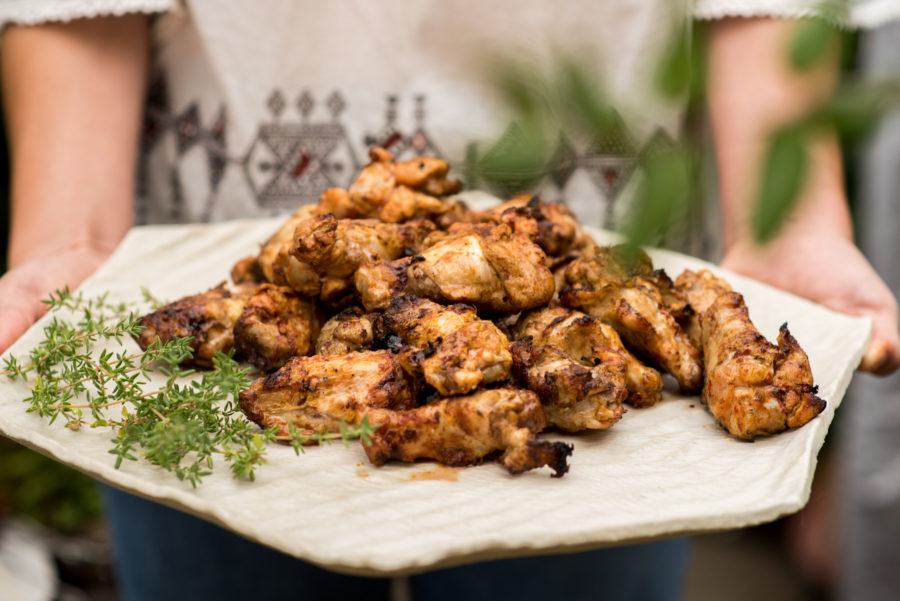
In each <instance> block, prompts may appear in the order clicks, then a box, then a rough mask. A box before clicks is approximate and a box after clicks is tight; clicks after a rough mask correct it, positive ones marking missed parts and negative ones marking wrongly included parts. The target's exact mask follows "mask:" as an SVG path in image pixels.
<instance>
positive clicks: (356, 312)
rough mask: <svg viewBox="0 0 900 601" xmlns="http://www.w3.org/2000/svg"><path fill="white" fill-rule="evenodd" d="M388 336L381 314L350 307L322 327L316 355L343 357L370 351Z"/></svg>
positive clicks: (317, 341)
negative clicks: (344, 354) (348, 354)
mask: <svg viewBox="0 0 900 601" xmlns="http://www.w3.org/2000/svg"><path fill="white" fill-rule="evenodd" d="M386 336H387V332H386V331H385V328H384V320H383V318H382V315H381V314H380V313H366V312H365V310H363V309H362V308H361V307H349V308H347V309H344V310H343V311H341V312H340V313H338V314H337V315H335V316H334V317H332V318H331V319H329V320H328V321H326V322H325V325H323V326H322V331H321V332H320V333H319V338H318V339H317V340H316V354H317V355H341V354H343V353H352V352H357V351H366V350H370V349H372V348H373V347H374V346H375V344H376V343H378V342H379V341H381V340H383V339H384V338H386Z"/></svg>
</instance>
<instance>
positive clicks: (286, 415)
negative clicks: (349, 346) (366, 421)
mask: <svg viewBox="0 0 900 601" xmlns="http://www.w3.org/2000/svg"><path fill="white" fill-rule="evenodd" d="M416 393H417V386H416V382H415V379H414V378H413V377H412V376H410V375H409V374H408V373H407V372H406V371H404V370H403V368H402V367H401V366H400V363H399V362H398V361H397V360H396V358H395V357H394V356H393V354H392V353H391V352H390V351H383V350H382V351H366V352H362V353H346V354H343V355H333V356H327V357H320V356H318V355H314V356H311V357H294V358H293V359H291V360H290V361H288V362H287V363H286V364H285V365H284V367H282V368H281V369H279V370H278V371H276V372H274V373H272V374H269V375H268V376H263V377H261V378H258V379H257V380H256V381H254V382H253V384H251V385H250V388H248V389H246V390H242V391H241V393H240V397H239V398H240V405H241V409H242V410H243V411H244V413H245V414H246V415H247V417H248V418H249V419H250V420H251V421H252V422H254V423H256V424H259V425H260V426H261V427H263V428H277V429H278V433H279V435H289V433H290V431H289V427H288V426H289V424H291V425H293V426H294V427H295V428H296V429H297V430H299V431H301V432H302V433H304V434H306V435H309V434H311V433H313V432H338V431H339V429H340V425H341V421H345V422H347V423H349V424H355V423H358V422H359V420H360V419H362V416H363V414H364V413H365V412H366V411H367V410H368V409H370V408H382V409H397V410H399V409H410V408H412V407H415V406H416Z"/></svg>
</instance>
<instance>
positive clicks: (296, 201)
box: [137, 78, 673, 226]
mask: <svg viewBox="0 0 900 601" xmlns="http://www.w3.org/2000/svg"><path fill="white" fill-rule="evenodd" d="M411 100H412V103H411V107H412V111H413V119H412V122H413V126H412V128H411V129H410V130H409V131H403V130H401V129H400V127H399V126H398V111H399V110H401V108H404V106H405V110H409V109H410V104H404V103H402V102H401V99H400V98H398V97H397V96H394V95H391V96H388V97H386V99H385V101H386V105H385V112H384V120H383V124H382V125H381V127H380V128H378V129H376V130H374V131H372V132H370V133H366V134H365V135H364V136H363V139H362V140H361V141H360V142H361V143H360V144H354V143H353V141H352V140H350V138H349V136H348V134H347V130H346V129H345V127H344V125H343V124H342V122H341V116H342V114H343V113H344V111H345V109H346V106H347V104H346V100H345V99H344V97H343V95H342V94H341V93H340V92H339V91H333V92H331V93H330V94H328V95H327V96H326V97H325V98H324V101H323V100H322V99H321V98H319V99H317V98H316V96H315V95H314V94H313V93H312V92H311V91H310V90H302V91H301V92H300V93H299V94H298V96H297V97H296V99H294V100H293V101H292V102H290V101H289V99H288V97H286V96H285V94H284V93H283V92H282V91H281V90H275V91H273V92H272V93H271V94H270V95H269V97H268V98H267V100H266V108H267V109H268V111H269V114H270V118H269V119H268V120H267V121H266V122H264V123H261V124H260V125H259V126H258V129H257V131H256V135H255V136H254V138H253V141H252V142H251V143H250V145H249V147H248V148H247V149H246V150H245V152H244V153H243V154H240V155H232V154H229V152H228V151H229V148H228V114H227V112H226V109H225V108H224V107H219V108H218V110H217V111H216V112H215V113H214V115H215V116H214V117H213V119H212V121H209V122H206V121H204V118H203V115H202V114H201V107H200V104H199V103H198V102H192V103H190V104H189V105H188V106H186V107H184V108H183V109H182V110H181V111H180V112H178V113H175V112H174V110H173V107H172V106H171V102H170V98H169V94H168V90H167V88H166V85H165V82H164V80H163V79H162V78H159V79H157V80H156V81H155V82H154V83H153V84H152V85H151V86H150V88H149V93H148V100H147V109H146V112H145V119H144V126H143V135H142V140H141V149H142V154H143V157H144V162H145V165H144V168H143V169H142V172H141V173H140V176H139V180H138V196H139V204H138V206H137V212H138V219H139V221H141V222H144V221H146V216H147V214H148V212H149V207H147V206H145V205H143V204H141V202H140V201H146V199H147V197H148V196H149V195H150V194H149V188H150V186H149V183H150V182H148V180H147V177H148V173H147V167H148V166H147V164H146V163H147V160H146V159H147V156H148V154H149V153H150V152H151V151H152V150H153V149H154V148H155V147H157V146H158V145H159V144H160V141H161V140H162V139H163V138H164V137H165V136H166V135H171V136H173V144H174V147H173V148H174V151H175V156H174V157H172V158H171V160H173V161H175V164H173V165H172V168H171V171H170V174H169V177H168V178H167V179H168V182H167V185H168V193H166V194H162V196H167V198H165V203H166V207H160V208H157V209H156V210H155V211H154V213H155V214H157V215H161V216H164V218H165V217H168V218H170V219H172V220H182V219H186V218H189V217H190V215H192V214H194V211H190V210H189V209H188V206H187V205H188V199H187V198H186V190H185V181H184V180H183V178H184V174H182V173H180V171H179V164H180V163H181V162H182V161H183V160H184V157H185V155H187V154H189V153H191V152H192V151H193V149H194V148H196V147H198V146H199V147H200V148H202V151H203V152H204V153H205V163H206V167H207V182H206V183H207V184H208V188H207V197H206V198H205V199H203V206H202V207H201V208H199V209H195V211H198V212H199V214H198V215H197V216H198V217H200V218H201V219H210V218H211V217H212V216H213V214H214V209H215V208H216V203H217V200H218V197H219V195H220V192H221V188H222V182H223V180H224V179H225V177H226V173H228V172H229V169H231V168H236V169H239V170H240V171H239V172H238V173H234V174H233V175H232V176H229V177H232V179H230V180H229V182H230V183H229V186H230V185H231V183H233V182H235V181H238V180H240V179H243V181H244V182H245V183H246V185H247V188H248V192H249V193H250V194H252V196H253V199H254V200H255V204H256V206H257V207H258V209H259V211H260V212H262V213H270V214H271V213H276V212H283V211H286V210H293V209H295V208H296V207H298V206H300V205H303V204H307V203H311V202H316V201H317V200H318V198H319V195H320V194H321V192H322V190H324V189H325V188H328V187H333V186H340V187H347V186H349V185H350V183H351V182H352V180H353V178H355V176H356V173H357V172H358V171H359V169H360V168H361V167H362V166H363V165H364V164H365V162H367V156H366V153H367V150H368V148H369V147H371V146H375V145H378V146H382V147H384V148H387V149H388V150H390V151H391V152H393V153H394V155H395V156H397V157H398V158H412V157H416V156H423V155H429V156H438V157H443V156H444V155H443V153H442V152H441V150H440V147H439V145H438V144H437V143H436V141H435V140H434V139H433V138H432V136H431V135H429V133H428V128H427V126H426V117H427V110H426V109H427V105H426V97H425V96H424V95H416V96H414V97H413V98H412V99H411ZM291 105H293V108H294V109H295V110H296V113H295V115H296V116H291V114H290V113H291V112H293V111H291V110H290V108H291ZM401 105H404V106H401ZM519 136H521V131H520V130H519V128H518V127H517V126H516V125H515V124H512V125H510V126H509V127H508V128H507V130H506V131H505V133H504V135H503V136H501V138H500V140H498V142H497V143H496V144H495V145H494V146H492V147H491V148H489V149H488V150H487V155H490V154H491V153H498V152H502V151H503V149H504V148H507V147H508V146H509V145H514V144H516V143H517V139H518V137H519ZM671 144H673V141H672V139H671V137H669V135H668V134H667V133H666V132H665V131H664V130H662V129H661V128H660V129H658V130H657V131H656V132H655V134H654V135H653V136H651V138H650V139H649V140H648V141H647V142H646V143H645V144H644V145H643V147H639V145H638V144H637V142H636V141H635V140H634V137H633V136H632V134H631V133H630V132H629V130H628V128H627V127H626V125H625V123H624V121H623V120H622V119H621V118H619V117H618V116H616V117H615V119H614V121H613V124H612V127H611V129H610V132H609V133H608V134H607V135H606V136H604V137H603V138H602V139H600V138H598V139H595V140H593V141H591V143H590V144H589V145H588V146H587V148H585V149H583V150H581V151H578V150H577V149H576V148H575V147H574V146H573V145H572V144H571V143H570V141H569V140H568V139H567V138H566V137H565V136H562V135H561V136H560V138H559V140H558V142H557V148H556V151H555V153H554V155H553V160H552V161H551V165H550V167H549V169H548V170H547V171H546V172H545V173H538V174H535V176H534V177H531V178H518V179H510V180H509V181H505V182H503V183H502V185H500V186H499V188H495V189H494V190H493V191H494V192H495V193H497V194H498V195H500V196H507V195H509V194H512V193H514V192H517V191H520V190H522V189H523V188H529V189H535V188H537V187H538V185H539V183H540V181H541V180H545V181H547V182H548V183H552V184H553V185H554V186H555V187H556V188H557V189H558V190H563V189H564V188H565V187H566V185H567V183H568V182H569V181H570V180H571V179H572V177H573V176H574V174H575V173H576V172H578V171H581V172H584V173H586V174H587V175H588V176H589V178H590V180H591V181H592V182H593V183H594V185H595V186H596V187H597V189H598V190H599V191H600V192H601V194H602V196H603V197H604V198H605V199H606V222H607V223H606V225H607V226H610V225H612V220H613V214H614V209H615V205H616V199H617V198H618V197H619V195H620V194H621V192H622V190H623V189H624V188H625V186H626V185H627V184H628V182H629V181H630V179H631V178H632V176H633V175H634V173H635V170H636V169H637V167H638V164H639V162H640V159H641V158H642V157H644V156H645V155H647V154H648V153H653V152H656V151H658V150H659V149H660V148H665V147H666V146H670V145H671ZM469 152H473V153H474V147H470V148H468V149H467V154H468V153H469ZM471 158H472V157H471V156H467V161H468V160H469V159H471ZM234 177H237V178H238V180H235V179H233V178H234ZM467 179H468V180H469V181H467V184H468V185H470V186H479V185H480V186H483V185H484V183H485V182H483V181H479V180H478V178H477V175H476V176H473V175H472V174H467ZM160 185H161V184H160V183H156V189H157V191H158V190H159V188H160ZM191 189H193V188H191ZM159 196H160V194H157V198H155V199H154V200H155V201H156V202H159V201H160V200H161V199H160V198H158V197H159ZM195 202H196V201H195Z"/></svg>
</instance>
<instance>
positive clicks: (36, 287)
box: [0, 249, 107, 353]
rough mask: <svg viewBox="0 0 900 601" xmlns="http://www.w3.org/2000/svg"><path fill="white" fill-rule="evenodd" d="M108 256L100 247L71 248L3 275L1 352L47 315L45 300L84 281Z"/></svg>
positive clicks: (1, 285)
mask: <svg viewBox="0 0 900 601" xmlns="http://www.w3.org/2000/svg"><path fill="white" fill-rule="evenodd" d="M106 257H107V255H106V254H105V253H103V252H100V251H96V250H90V249H78V250H70V251H68V252H65V253H61V254H57V255H52V256H49V257H43V258H38V259H32V260H30V261H27V262H25V263H22V264H20V265H18V266H16V267H14V268H12V269H10V270H9V271H7V272H6V274H4V275H3V277H0V353H2V352H3V351H5V350H6V349H7V348H9V346H10V345H11V344H12V343H13V342H15V341H16V339H17V338H19V336H21V335H22V334H24V333H25V330H27V329H28V328H29V326H31V324H33V323H34V322H35V321H36V320H37V319H38V318H39V317H41V315H43V314H44V311H45V309H46V306H45V305H44V304H43V303H42V302H41V301H42V300H44V299H46V298H49V296H50V293H51V292H55V291H56V290H59V289H61V288H63V287H65V286H69V288H74V287H75V286H77V285H78V284H80V283H81V282H82V280H84V278H86V277H87V276H89V275H90V274H91V273H93V272H94V270H95V269H97V267H99V266H100V264H101V263H103V261H104V260H105V259H106Z"/></svg>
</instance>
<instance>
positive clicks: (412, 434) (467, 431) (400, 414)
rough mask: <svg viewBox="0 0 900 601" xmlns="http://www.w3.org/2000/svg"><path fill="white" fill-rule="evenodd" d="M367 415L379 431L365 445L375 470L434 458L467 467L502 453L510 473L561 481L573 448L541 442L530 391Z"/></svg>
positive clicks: (540, 419) (489, 393)
mask: <svg viewBox="0 0 900 601" xmlns="http://www.w3.org/2000/svg"><path fill="white" fill-rule="evenodd" d="M366 415H367V416H368V418H369V421H370V422H371V423H373V424H377V425H378V426H379V427H378V429H377V430H375V432H374V433H373V434H372V438H371V443H370V444H368V445H366V444H364V445H363V446H364V448H365V450H366V455H368V457H369V461H371V462H372V463H374V464H375V465H383V464H384V463H385V462H387V461H389V460H391V459H396V460H399V461H410V462H411V461H415V460H416V459H435V460H437V461H440V462H441V463H444V464H446V465H450V466H465V465H472V464H474V463H478V462H480V461H481V460H482V459H483V458H484V457H485V456H486V455H488V454H490V453H493V452H494V451H502V452H503V453H502V455H501V456H500V463H501V464H502V465H503V467H505V468H506V469H507V470H508V471H509V473H511V474H519V473H522V472H525V471H527V470H531V469H535V468H538V467H541V466H544V465H546V466H549V467H550V468H551V469H552V470H553V471H554V474H553V476H554V477H557V478H559V477H562V476H563V475H564V474H565V473H566V472H567V471H568V469H569V466H568V464H567V462H566V459H567V458H568V456H569V455H570V454H571V453H572V446H571V445H568V444H564V443H561V442H546V441H539V440H537V434H538V432H540V431H541V430H542V429H543V428H544V413H543V411H542V410H541V404H540V401H539V400H538V398H537V396H536V395H535V394H534V393H533V392H531V391H529V390H517V389H514V388H496V389H493V390H480V391H478V392H475V393H472V394H470V395H468V396H460V397H453V398H449V399H444V400H442V401H440V402H438V403H432V404H430V405H425V406H423V407H419V408H418V409H412V410H409V411H387V410H384V409H370V410H369V411H367V413H366Z"/></svg>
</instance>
